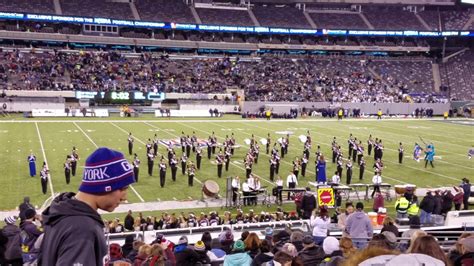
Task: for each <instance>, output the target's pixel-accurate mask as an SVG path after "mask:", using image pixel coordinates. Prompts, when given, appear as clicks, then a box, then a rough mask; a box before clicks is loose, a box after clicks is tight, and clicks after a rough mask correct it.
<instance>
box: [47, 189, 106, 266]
mask: <svg viewBox="0 0 474 266" xmlns="http://www.w3.org/2000/svg"><path fill="white" fill-rule="evenodd" d="M74 196H75V194H74V193H71V192H69V193H62V194H60V195H59V196H58V197H56V198H55V199H54V201H53V202H52V203H51V205H50V206H49V207H48V208H47V209H46V210H45V211H44V212H43V223H44V227H45V236H44V239H43V245H42V252H41V254H42V257H41V262H42V265H103V264H104V261H106V260H107V257H106V256H107V245H106V242H105V236H104V230H103V228H104V223H103V222H102V219H101V217H100V215H99V214H98V213H97V211H96V210H94V209H92V208H91V207H90V206H89V205H87V204H86V203H84V202H82V201H79V200H76V199H75V198H74Z"/></svg>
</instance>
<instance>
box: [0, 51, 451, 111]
mask: <svg viewBox="0 0 474 266" xmlns="http://www.w3.org/2000/svg"><path fill="white" fill-rule="evenodd" d="M0 62H1V63H0V82H1V83H3V85H4V86H5V87H7V88H10V89H25V90H51V89H52V90H81V91H132V90H134V91H144V92H146V91H154V92H180V93H196V92H198V93H222V92H225V91H226V90H227V89H229V88H230V89H243V90H244V91H245V97H246V100H251V101H330V102H355V103H357V102H378V103H380V102H385V103H393V102H409V101H417V102H439V101H444V100H445V97H436V96H432V95H431V94H432V93H431V90H432V84H431V83H432V82H431V81H430V80H429V79H427V78H426V77H425V76H424V75H426V73H429V68H430V64H429V63H427V64H423V65H415V66H413V67H410V64H407V63H404V64H395V65H394V64H393V63H392V64H388V65H387V64H385V65H384V66H385V67H384V70H383V73H384V74H383V75H380V76H378V77H377V76H374V74H373V73H372V72H371V69H370V67H371V64H372V62H371V61H370V60H365V59H364V60H362V59H361V60H354V59H352V60H350V59H347V58H344V57H340V58H339V57H335V58H328V57H318V56H307V57H300V58H296V59H295V58H290V57H277V56H264V57H262V58H261V60H259V61H252V62H250V61H247V60H239V59H237V60H235V61H234V60H232V61H231V60H230V59H229V58H207V59H193V60H173V59H170V58H169V57H167V56H165V55H161V56H157V55H156V54H150V53H142V54H138V55H136V54H135V55H128V56H126V55H125V54H120V53H118V52H115V51H108V52H96V53H93V52H83V51H81V52H79V53H64V52H58V51H53V52H46V53H34V52H33V53H23V52H19V51H13V52H1V53H0ZM373 64H374V67H375V66H377V64H376V63H375V61H374V63H373ZM392 65H393V66H394V67H393V68H392V69H391V68H390V66H392ZM421 66H424V67H421ZM387 68H388V69H387ZM400 68H403V69H404V70H403V71H402V70H400ZM425 68H426V69H425ZM424 70H426V71H424ZM408 93H418V94H419V95H422V96H416V98H413V99H412V98H410V96H408Z"/></svg>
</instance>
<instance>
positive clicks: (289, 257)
mask: <svg viewBox="0 0 474 266" xmlns="http://www.w3.org/2000/svg"><path fill="white" fill-rule="evenodd" d="M297 256H298V251H297V250H296V247H295V245H293V244H291V243H286V244H284V245H283V247H281V249H280V251H278V252H277V253H275V257H274V258H273V264H274V265H291V264H292V262H293V260H294V259H295V258H296V257H297Z"/></svg>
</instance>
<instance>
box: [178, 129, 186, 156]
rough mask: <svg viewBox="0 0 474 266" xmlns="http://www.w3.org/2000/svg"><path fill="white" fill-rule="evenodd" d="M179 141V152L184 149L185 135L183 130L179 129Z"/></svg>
mask: <svg viewBox="0 0 474 266" xmlns="http://www.w3.org/2000/svg"><path fill="white" fill-rule="evenodd" d="M179 143H180V144H181V152H183V153H184V152H185V151H186V136H185V135H184V131H181V137H180V138H179Z"/></svg>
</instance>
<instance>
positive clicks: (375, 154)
mask: <svg viewBox="0 0 474 266" xmlns="http://www.w3.org/2000/svg"><path fill="white" fill-rule="evenodd" d="M378 143H379V139H378V138H375V141H374V161H377V158H378V155H379V151H378V149H379V146H378Z"/></svg>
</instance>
